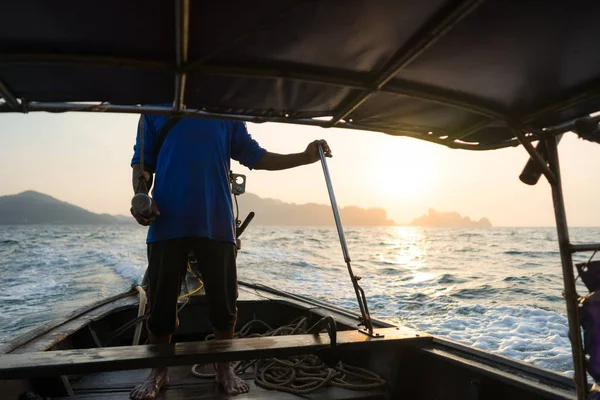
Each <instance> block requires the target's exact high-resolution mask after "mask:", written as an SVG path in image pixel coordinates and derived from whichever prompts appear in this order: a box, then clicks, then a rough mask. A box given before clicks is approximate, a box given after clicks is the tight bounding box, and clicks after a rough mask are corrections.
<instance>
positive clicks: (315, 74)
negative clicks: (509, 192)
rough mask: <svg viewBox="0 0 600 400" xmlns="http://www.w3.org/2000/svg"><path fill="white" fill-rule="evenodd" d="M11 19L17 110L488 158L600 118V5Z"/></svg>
mask: <svg viewBox="0 0 600 400" xmlns="http://www.w3.org/2000/svg"><path fill="white" fill-rule="evenodd" d="M1 7H2V23H1V24H0V95H1V97H2V98H3V99H4V100H3V101H0V111H5V112H15V111H16V112H29V111H55V112H60V111H105V112H106V111H109V112H110V111H113V112H129V113H142V112H143V113H156V114H164V115H182V116H196V117H219V118H229V119H237V120H245V121H251V122H266V121H274V122H286V123H296V124H305V125H316V126H322V127H338V128H349V129H361V130H371V131H379V132H385V133H387V134H391V135H399V136H411V137H416V138H420V139H424V140H428V141H431V142H435V143H440V144H443V145H446V146H448V147H452V148H463V149H473V150H486V149H498V148H502V147H507V146H515V145H518V144H519V141H518V140H517V138H516V136H515V134H514V129H518V130H520V131H521V132H522V131H526V132H529V133H531V134H530V135H529V137H530V138H531V140H534V139H537V138H539V135H541V132H542V129H543V128H546V127H549V126H553V125H557V124H562V123H565V122H566V121H569V120H572V119H575V118H579V117H582V116H586V115H588V114H590V113H592V112H595V111H597V110H600V52H599V51H598V43H597V42H598V38H600V24H599V23H598V21H600V2H597V1H577V0H564V1H558V0H556V1H544V2H540V1H538V0H519V1H510V0H506V1H502V0H488V1H482V0H462V1H454V0H418V1H416V0H345V1H341V0H320V1H291V0H260V1H244V2H241V1H232V0H220V1H210V2H209V1H192V2H190V1H189V0H176V1H162V0H160V1H159V0H144V1H142V0H128V1H118V0H104V1H100V2H88V1H75V0H64V1H60V2H58V3H57V2H48V1H44V0H20V1H2V6H1ZM165 103H166V104H169V105H170V106H169V108H157V107H156V106H148V105H159V104H165ZM171 105H172V106H171Z"/></svg>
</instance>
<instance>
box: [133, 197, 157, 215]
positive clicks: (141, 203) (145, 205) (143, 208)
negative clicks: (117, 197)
mask: <svg viewBox="0 0 600 400" xmlns="http://www.w3.org/2000/svg"><path fill="white" fill-rule="evenodd" d="M131 207H133V210H134V211H136V212H138V213H140V214H141V215H142V216H143V217H145V218H148V217H150V216H151V215H152V199H151V198H150V196H148V195H147V194H145V193H137V194H136V195H135V196H133V198H132V199H131Z"/></svg>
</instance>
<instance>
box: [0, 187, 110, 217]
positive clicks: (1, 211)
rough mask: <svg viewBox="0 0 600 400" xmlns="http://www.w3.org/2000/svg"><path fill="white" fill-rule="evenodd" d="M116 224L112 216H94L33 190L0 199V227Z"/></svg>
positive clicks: (91, 213)
mask: <svg viewBox="0 0 600 400" xmlns="http://www.w3.org/2000/svg"><path fill="white" fill-rule="evenodd" d="M117 223H119V220H118V218H115V217H113V216H112V215H108V214H95V213H93V212H90V211H87V210H85V209H83V208H81V207H77V206H74V205H72V204H69V203H66V202H64V201H60V200H57V199H55V198H54V197H52V196H48V195H46V194H43V193H39V192H35V191H33V190H28V191H26V192H22V193H19V194H15V195H10V196H1V197H0V225H18V224H74V225H75V224H117Z"/></svg>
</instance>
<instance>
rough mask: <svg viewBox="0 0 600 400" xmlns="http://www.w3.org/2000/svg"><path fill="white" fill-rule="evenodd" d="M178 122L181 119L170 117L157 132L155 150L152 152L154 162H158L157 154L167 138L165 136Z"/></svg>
mask: <svg viewBox="0 0 600 400" xmlns="http://www.w3.org/2000/svg"><path fill="white" fill-rule="evenodd" d="M180 120H181V118H176V117H171V118H169V119H168V120H167V122H165V124H164V125H163V126H162V127H161V128H160V129H159V131H158V143H156V150H155V152H154V155H155V156H156V157H155V160H156V162H158V153H159V152H160V149H161V147H162V145H163V143H164V142H165V139H166V138H167V135H168V134H169V132H171V129H173V127H174V126H175V125H177V123H178V122H179V121H180Z"/></svg>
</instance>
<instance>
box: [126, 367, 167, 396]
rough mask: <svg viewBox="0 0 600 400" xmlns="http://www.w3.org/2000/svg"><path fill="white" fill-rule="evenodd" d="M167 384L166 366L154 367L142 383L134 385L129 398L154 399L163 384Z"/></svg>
mask: <svg viewBox="0 0 600 400" xmlns="http://www.w3.org/2000/svg"><path fill="white" fill-rule="evenodd" d="M168 384H169V377H168V376H167V369H166V368H154V369H153V370H152V372H150V375H148V378H147V379H146V380H145V381H144V383H142V384H140V385H138V386H136V387H135V388H134V389H133V390H132V391H131V393H130V394H129V398H130V399H133V400H154V399H156V396H158V392H160V389H162V388H163V386H166V385H168Z"/></svg>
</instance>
